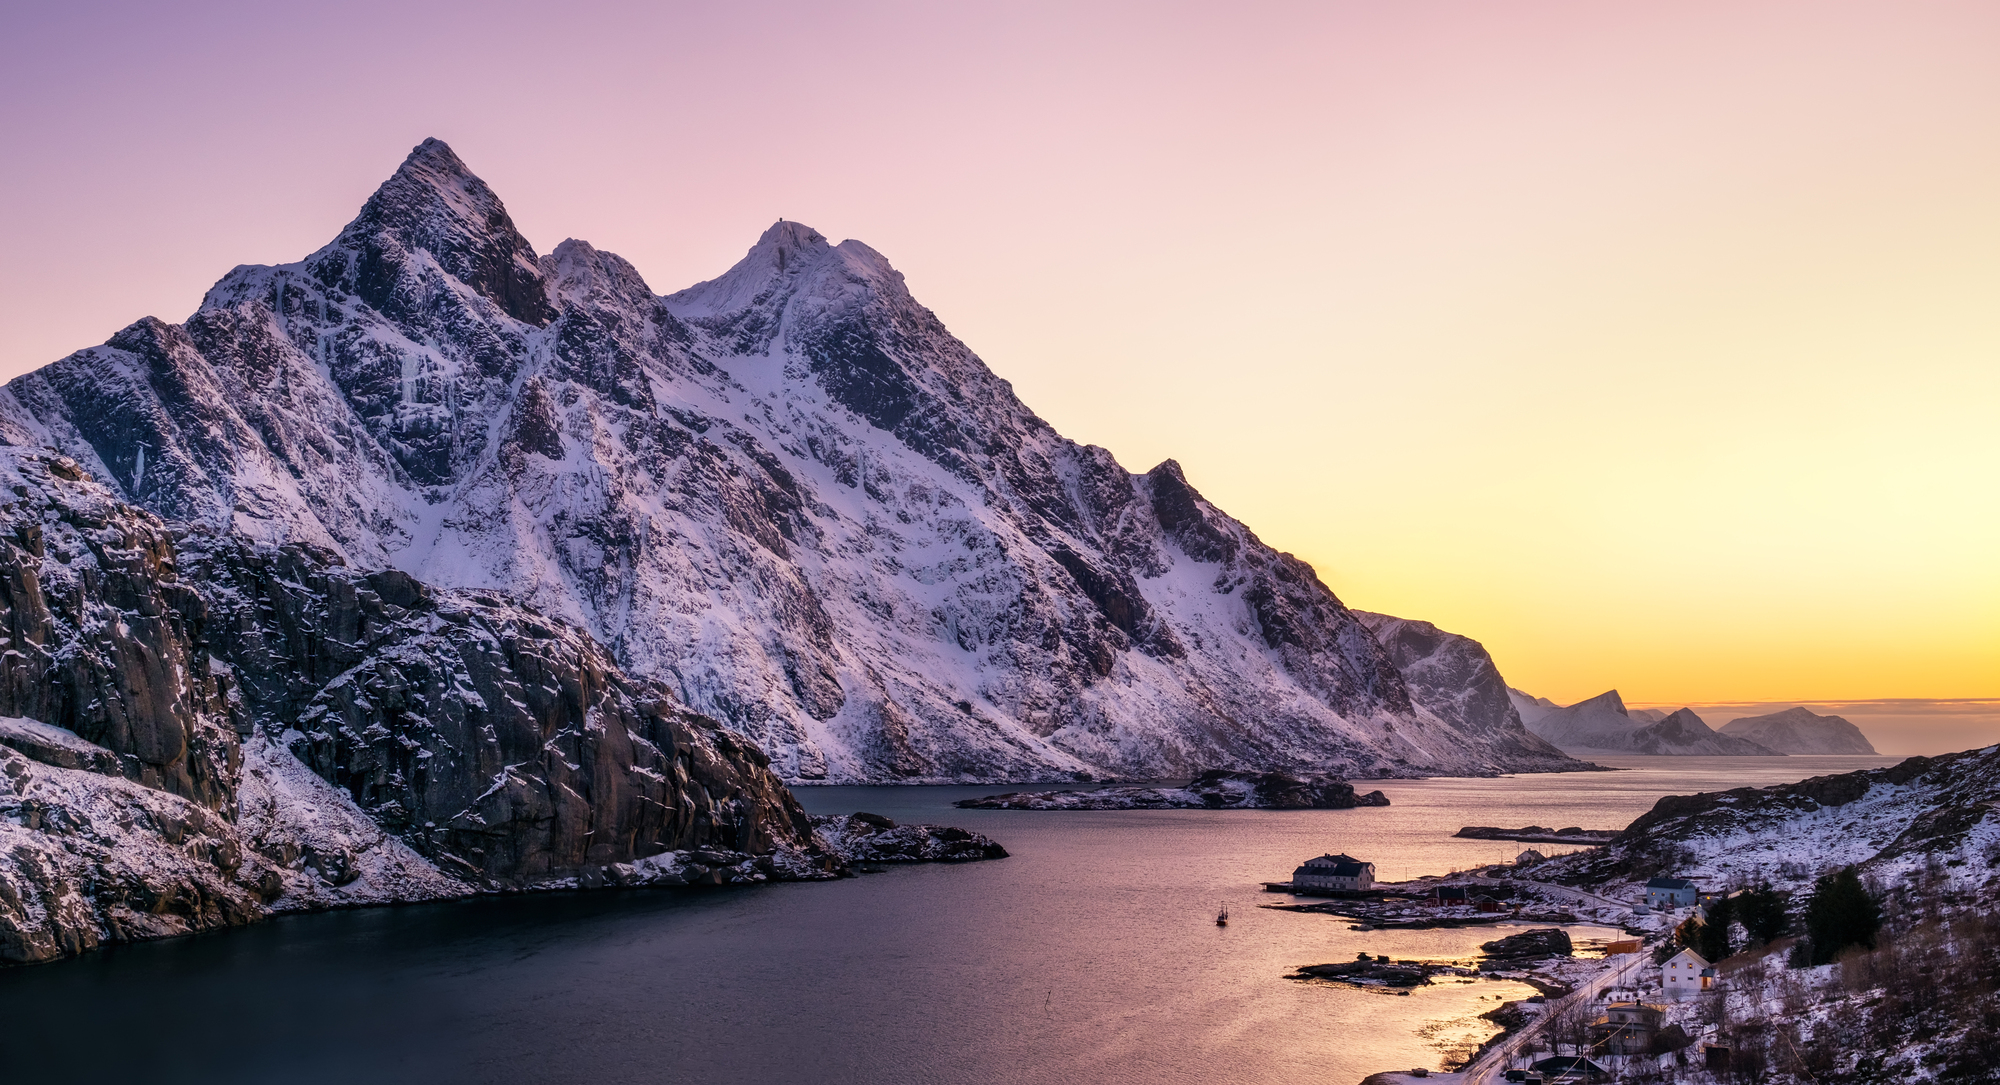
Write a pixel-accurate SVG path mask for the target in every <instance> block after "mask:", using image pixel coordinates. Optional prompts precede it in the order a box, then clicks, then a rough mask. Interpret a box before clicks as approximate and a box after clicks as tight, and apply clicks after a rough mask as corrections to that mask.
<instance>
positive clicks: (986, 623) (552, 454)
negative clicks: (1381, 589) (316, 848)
mask: <svg viewBox="0 0 2000 1085" xmlns="http://www.w3.org/2000/svg"><path fill="white" fill-rule="evenodd" d="M0 439H4V440H5V441H7V442H8V443H11V444H16V445H28V446H38V445H48V446H52V447H55V448H58V449H61V450H62V451H64V452H66V453H68V454H70V455H72V456H74V457H75V458H76V459H77V460H78V461H80V462H81V463H82V464H83V465H84V467H85V468H86V469H88V470H89V471H90V472H91V473H92V474H94V475H96V476H97V477H99V478H100V479H102V480H104V481H105V482H106V483H107V484H108V485H110V486H111V487H113V489H114V490H115V491H116V492H117V494H118V495H119V496H120V497H122V498H125V499H127V500H130V501H132V502H133V503H134V504H136V505H139V506H141V507H144V508H146V509H148V510H151V511H153V512H155V513H157V514H159V515H161V516H164V517H167V518H169V519H173V520H178V521H184V522H187V523H191V524H196V525H200V526H201V527H203V528H204V529H206V530H210V531H217V532H225V533H229V534H233V535H236V536H239V537H241V538H244V539H246V540H248V541H250V542H251V543H253V544H257V545H263V546H284V545H307V546H313V547H319V548H323V549H325V550H327V551H328V552H330V553H332V554H335V555H337V556H338V557H339V558H340V559H341V560H343V561H345V562H348V563H350V564H352V565H354V566H356V567H357V568H364V569H396V570H400V571H402V572H404V573H407V574H409V575H411V576H414V577H416V578H418V579H419V580H422V581H425V582H428V583H434V584H437V585H439V586H441V587H445V588H454V589H461V590H499V591H503V592H505V593H507V594H508V595H510V596H512V597H515V598H518V599H519V600H520V601H521V602H523V603H524V604H527V605H531V606H534V607H536V608H538V609H540V610H542V611H544V612H546V613H548V614H550V615H552V616H554V617H557V618H560V619H562V620H564V621H568V622H572V623H574V624H576V625H578V626H580V627H582V628H584V629H587V630H589V631H590V632H591V633H593V634H595V635H596V636H597V637H598V638H599V639H600V640H601V641H602V642H603V643H604V644H605V645H606V646H607V647H608V648H609V649H610V651H611V652H612V654H613V655H614V656H615V658H616V659H617V661H618V662H619V663H620V664H621V665H622V666H623V667H624V668H625V669H627V670H629V671H632V672H633V673H635V674H637V675H639V676H642V677H647V678H653V679H658V680H660V681H662V682H665V683H667V684H668V685H669V686H670V687H672V688H674V689H675V690H676V691H677V692H678V694H679V695H680V697H681V699H682V700H683V701H684V702H685V703H686V704H688V705H689V706H690V707H691V708H693V709H694V710H695V711H698V712H702V713H704V714H707V715H710V716H713V717H715V718H717V719H720V720H722V721H723V722H724V723H725V724H727V725H729V726H731V727H734V728H736V729H738V730H741V731H742V732H744V733H746V734H748V735H749V736H751V737H752V738H753V739H754V740H755V741H756V742H757V743H758V744H759V745H760V746H762V747H764V748H765V749H766V750H768V751H769V752H770V753H771V755H772V757H773V759H774V767H775V768H776V770H777V771H779V772H780V773H781V774H782V775H783V776H784V777H785V778H786V779H788V780H790V781H792V782H883V781H907V782H948V781H959V780H979V781H986V782H1016V781H1018V782H1026V781H1033V780H1063V779H1089V778H1096V777H1101V776H1119V777H1126V778H1131V777H1150V778H1160V777H1165V776H1175V775H1186V774H1191V773H1193V772H1196V771H1201V770H1206V769H1214V768H1228V769H1249V768H1254V769H1271V768H1287V769H1300V770H1310V771H1320V772H1327V771H1331V772H1338V773H1341V774H1344V775H1354V776H1367V775H1382V776H1396V775H1424V774H1434V773H1449V774H1490V773H1496V772H1504V771H1535V770H1565V769H1574V768H1579V767H1582V766H1581V765H1580V764H1579V763H1577V762H1575V761H1573V760H1571V759H1569V758H1567V757H1565V756H1564V755H1563V754H1561V753H1560V752H1558V751H1556V750H1554V749H1553V748H1551V747H1549V746H1548V745H1547V744H1546V743H1543V742H1540V741H1539V740H1537V739H1535V738H1534V737H1533V736H1532V735H1531V734H1529V733H1528V732H1527V731H1526V730H1525V729H1523V728H1522V727H1521V726H1520V721H1519V719H1518V717H1516V716H1514V715H1513V714H1512V713H1511V711H1505V710H1495V709H1493V708H1492V706H1491V705H1490V704H1489V705H1488V707H1487V708H1486V709H1483V710H1481V711H1480V712H1478V713H1474V714H1472V715H1468V714H1467V712H1466V710H1465V704H1466V703H1467V702H1466V701H1465V698H1464V697H1463V696H1461V694H1464V693H1465V691H1464V690H1455V689H1444V688H1442V687H1440V686H1438V685H1437V684H1436V683H1435V682H1425V681H1414V682H1413V681H1412V680H1409V679H1407V678H1406V676H1405V673H1404V671H1403V670H1402V669H1399V666H1398V664H1397V663H1396V662H1395V661H1393V660H1392V659H1391V657H1390V653H1389V652H1388V651H1387V650H1385V649H1384V647H1383V645H1382V644H1381V643H1379V642H1378V640H1377V639H1376V636H1375V635H1374V634H1373V633H1372V632H1371V631H1370V630H1369V628H1368V627H1367V626H1366V625H1365V624H1364V622H1363V620H1362V619H1361V618H1359V617H1357V616H1356V614H1355V613H1353V612H1351V611H1349V610H1348V608H1347V607H1346V606H1345V605H1344V604H1343V603H1341V601H1340V600H1339V599H1338V598H1337V597H1336V596H1335V595H1334V594H1333V593H1332V592H1331V591H1330V590H1329V589H1327V588H1326V586H1325V585H1324V584H1322V583H1321V582H1320V581H1319V579H1318V578H1317V576H1316V575H1315V574H1314V572H1313V571H1312V569H1311V568H1310V566H1307V565H1306V564H1305V563H1303V562H1300V561H1298V560H1297V559H1296V558H1293V557H1291V556H1290V555H1288V554H1282V553H1279V552H1277V551H1274V550H1272V549H1270V548H1269V547H1267V546H1265V545H1264V544H1263V543H1262V542H1261V540H1259V539H1258V538H1257V537H1256V535H1255V534H1254V533H1252V532H1251V531H1250V530H1249V529H1248V528H1247V527H1246V526H1244V525H1243V524H1241V523H1240V522H1238V521H1235V520H1234V519H1232V518H1230V517H1228V516H1227V515H1226V514H1224V513H1222V512H1221V511H1220V510H1218V509H1216V508H1215V507H1214V506H1213V505H1212V504H1210V503H1209V502H1207V501H1206V500H1205V499H1204V498H1202V497H1201V495H1200V494H1199V492H1197V491H1196V490H1195V489H1194V488H1193V487H1192V486H1191V485H1190V484H1189V483H1188V481H1187V479H1186V476H1185V474H1184V472H1183V471H1182V470H1181V469H1180V467H1179V465H1178V464H1176V463H1174V462H1173V461H1171V460H1169V461H1166V462H1163V463H1162V464H1160V465H1158V466H1156V467H1154V468H1153V469H1151V470H1150V471H1146V472H1130V471H1127V470H1126V469H1124V468H1123V467H1122V466H1120V465H1119V464H1118V463H1117V461H1116V460H1115V459H1114V458H1113V457H1112V456H1111V454H1110V453H1109V452H1107V451H1105V450H1104V449H1101V448H1097V447H1094V446H1088V445H1079V444H1076V443H1074V442H1070V441H1068V440H1066V439H1064V438H1062V437H1061V435H1060V434H1057V433H1056V432H1055V431H1054V429H1053V428H1052V427H1050V426H1049V425H1048V423H1047V422H1045V421H1043V420H1042V419H1041V418H1040V417H1039V416H1037V415H1035V414H1034V412H1033V411H1031V410H1029V409H1028V408H1027V407H1026V406H1025V405H1024V404H1022V403H1021V402H1020V400H1019V399H1018V397H1016V396H1015V394H1014V392H1013V389H1012V386H1011V385H1009V384H1008V383H1007V382H1006V381H1005V380H1004V379H1002V378H1001V377H999V376H998V375H997V374H995V373H993V372H992V370H990V369H989V368H987V367H986V365H985V364H984V363H983V362H982V361H981V360H980V359H979V358H978V356H977V355H975V354H974V353H973V352H972V351H971V350H970V349H969V348H967V347H966V346H965V345H964V344H963V343H961V342H959V341H958V340H957V339H956V338H955V337H953V336H952V335H951V334H950V332H949V331H948V330H947V329H946V328H945V327H944V325H943V324H942V322H940V321H939V320H938V319H937V317H936V315H935V314H934V313H932V312H931V311H930V310H929V309H927V308H924V307H923V306H922V305H921V304H919V303H918V302H917V301H916V299H915V298H914V297H912V296H911V295H910V293H909V291H908V289H907V286H906V284H905V282H904V280H903V276H902V275H901V273H900V272H897V271H896V270H895V269H894V268H893V267H892V266H891V265H890V264H889V262H888V261H887V260H886V259H885V258H883V257H882V256H881V254H879V253H877V252H875V250H873V249H871V248H869V247H868V246H866V245H865V244H863V243H861V242H859V241H851V240H850V241H843V242H841V243H839V244H837V245H836V244H833V243H831V242H829V241H828V240H827V238H826V237H825V236H824V235H822V234H820V233H818V232H817V231H815V230H812V229H811V228H810V227H807V226H805V225H803V224H800V223H792V222H783V221H781V222H779V223H777V224H774V225H773V226H772V227H771V228H770V229H768V230H766V231H765V232H764V234H763V235H762V236H761V237H760V238H759V240H758V242H757V243H756V244H755V245H753V246H752V247H751V248H750V249H749V251H748V252H747V253H746V254H745V256H744V258H743V259H742V260H740V261H738V262H737V263H736V264H735V265H733V266H732V267H731V268H729V269H728V270H726V271H725V272H724V273H723V274H722V275H719V276H717V277H716V278H713V279H710V280H706V281H705V282H703V283H699V284H696V285H695V286H692V287H689V288H687V289H684V290H681V291H678V292H675V293H671V294H666V295H659V294H656V293H654V292H653V290H652V288H651V287H650V286H648V285H647V284H646V282H645V280H644V279H643V277H642V276H641V275H640V274H639V272H638V271H637V269H635V268H633V267H632V265H631V264H630V263H628V262H626V261H624V260H623V259H621V258H619V257H617V256H616V255H614V254H611V253H608V252H604V251H602V250H599V249H596V248H595V247H593V246H591V245H589V244H588V243H587V242H583V241H578V240H575V239H569V240H566V241H564V242H563V243H562V244H560V245H558V246H557V247H556V248H555V250H554V251H552V252H550V253H549V254H546V255H539V254H537V253H536V252H535V251H534V249H533V247H532V246H531V245H529V244H528V242H527V241H526V239H525V238H523V237H522V236H521V235H520V233H519V232H518V230H516V229H515V227H514V225H513V222H512V219H511V218H510V217H509V216H508V214H507V212H506V209H505V207H504V205H503V204H501V202H500V200H499V198H498V196H497V195H495V194H493V193H492V191H491V190H490V189H489V188H488V187H487V186H486V185H485V184H484V183H483V182H482V181H480V180H479V179H478V178H477V177H476V176H475V175H473V174H472V173H471V171H470V170H469V169H468V168H466V166H465V165H464V163H463V162H461V161H460V160H459V159H458V157H457V156H456V155H455V154H453V153H452V152H451V150H450V148H448V147H447V146H445V145H444V144H443V143H441V142H439V141H436V140H426V141H425V142H424V143H423V144H421V145H419V146H418V147H417V148H416V149H415V150H414V151H412V153H411V155H410V156H409V158H407V159H406V160H405V161H404V163H403V164H402V165H401V166H400V167H398V169H397V170H396V171H395V173H394V174H393V175H392V176H391V177H390V179H389V180H388V181H386V182H384V184H383V185H382V186H381V187H380V188H379V189H378V190H377V191H376V192H375V193H374V194H373V195H372V196H371V197H370V198H369V199H368V201H367V202H365V203H364V204H363V207H362V210H361V211H360V213H358V214H357V216H356V217H355V219H354V220H353V221H352V222H350V223H349V224H348V225H347V226H346V227H344V228H343V229H342V230H341V232H340V233H339V235H337V236H336V238H335V239H334V240H333V241H331V242H329V243H328V244H327V245H326V246H323V247H322V248H321V249H319V250H317V251H315V252H314V253H312V254H311V255H309V256H307V257H306V258H304V259H303V260H301V261H298V262H296V263H292V264H283V265H275V266H250V265H245V266H241V267H238V268H236V269H233V270H232V271H231V272H230V273H229V274H227V275H225V276H224V277H223V279H222V280H221V281H219V282H218V283H217V284H216V285H215V286H214V287H213V288H212V289H211V290H210V291H209V292H208V293H207V295H206V296H205V297H204V299H203V302H202V305H201V307H200V308H199V309H198V310H197V311H196V313H195V314H193V315H192V316H191V317H190V318H189V319H188V320H187V321H186V322H184V323H183V324H179V325H171V324H167V323H165V322H163V321H158V320H154V319H151V318H148V319H147V320H143V321H140V322H137V323H135V324H133V325H131V326H130V327H128V328H126V329H124V330H122V331H120V332H119V333H118V334H117V335H114V336H113V337H112V338H111V339H110V340H109V341H108V342H107V343H106V344H105V345H104V346H102V347H95V348H90V349H87V350H84V351H79V352H77V353H76V354H73V355H70V356H69V357H68V358H65V359H62V360H60V361H58V362H55V363H52V364H51V365H49V366H46V367H44V368H42V369H40V370H37V371H35V372H33V373H30V374H27V375H24V376H23V377H20V378H17V379H16V380H14V381H12V382H10V383H9V384H8V385H7V387H6V390H5V393H4V396H0ZM1461 639H1462V638H1461ZM1468 643H1470V642H1468ZM1437 644H1438V645H1440V646H1442V645H1444V644H1445V642H1444V641H1438V642H1437ZM1475 646H1476V645H1475ZM1453 650H1454V651H1456V650H1457V649H1456V648H1454V649H1453ZM1481 651H1482V654H1483V650H1481ZM1415 663H1416V660H1415V658H1414V657H1412V658H1411V659H1406V660H1405V661H1404V665H1405V666H1414V665H1415ZM1487 665H1488V667H1489V668H1490V659H1489V660H1487ZM1467 673H1470V672H1467ZM1483 673H1484V672H1481V674H1482V675H1483ZM1497 677H1498V676H1497V671H1495V672H1493V674H1492V675H1491V679H1492V680H1497ZM1479 680H1480V681H1481V682H1488V684H1490V682H1489V680H1488V678H1486V677H1481V678H1480V679H1479ZM1501 688H1502V689H1504V683H1502V684H1501ZM1413 691H1414V692H1413ZM1487 692H1488V694H1489V695H1485V696H1483V700H1484V701H1486V702H1490V701H1491V699H1492V698H1491V696H1490V694H1491V691H1490V690H1489V691H1487ZM1475 699H1476V700H1477V699H1479V698H1475ZM1501 699H1502V700H1503V701H1504V695H1503V696H1502V698H1501ZM1475 717H1476V718H1475Z"/></svg>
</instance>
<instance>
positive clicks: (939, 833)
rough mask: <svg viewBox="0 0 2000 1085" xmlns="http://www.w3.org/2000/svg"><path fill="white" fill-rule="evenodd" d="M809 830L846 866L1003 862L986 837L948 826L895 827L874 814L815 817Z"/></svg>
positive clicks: (1004, 855) (1001, 850)
mask: <svg viewBox="0 0 2000 1085" xmlns="http://www.w3.org/2000/svg"><path fill="white" fill-rule="evenodd" d="M812 823H813V829H814V830H815V831H817V832H818V833H819V838H820V839H821V840H823V841H825V843H826V846H827V848H828V849H829V850H831V851H833V852H834V853H836V854H838V855H839V856H840V857H841V858H843V859H845V860H847V861H848V862H850V863H968V862H976V861H978V860H982V859H1005V858H1007V849H1006V848H1003V847H1001V846H1000V845H999V843H997V842H996V841H994V840H993V839H992V838H990V837H986V836H982V835H980V834H978V833H975V832H968V831H967V830H964V829H959V828H954V827H952V826H949V825H898V824H896V823H895V822H894V821H891V820H890V819H888V818H885V817H882V816H880V815H878V814H849V815H847V816H845V817H839V816H815V817H814V818H813V819H812Z"/></svg>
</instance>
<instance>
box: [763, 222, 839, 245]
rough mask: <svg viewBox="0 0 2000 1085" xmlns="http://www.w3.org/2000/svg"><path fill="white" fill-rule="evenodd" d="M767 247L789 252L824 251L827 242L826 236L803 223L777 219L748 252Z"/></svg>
mask: <svg viewBox="0 0 2000 1085" xmlns="http://www.w3.org/2000/svg"><path fill="white" fill-rule="evenodd" d="M767 247H768V248H772V249H780V250H791V251H798V250H801V249H824V248H826V247H827V240H826V235H824V234H822V233H820V232H819V231H818V230H815V229H813V228H812V227H810V226H807V225H806V224H805V223H803V222H788V221H786V220H785V219H779V220H778V221H776V222H774V223H772V224H771V227H770V229H768V230H765V231H764V233H763V235H762V236H760V237H759V238H757V244H756V246H755V247H754V248H752V249H751V250H750V251H751V252H752V253H755V252H756V251H757V250H758V249H762V248H767Z"/></svg>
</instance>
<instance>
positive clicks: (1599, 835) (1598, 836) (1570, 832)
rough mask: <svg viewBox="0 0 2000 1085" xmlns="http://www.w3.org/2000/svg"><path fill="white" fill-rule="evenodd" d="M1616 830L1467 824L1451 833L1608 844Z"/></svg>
mask: <svg viewBox="0 0 2000 1085" xmlns="http://www.w3.org/2000/svg"><path fill="white" fill-rule="evenodd" d="M1618 832H1619V830H1617V829H1582V828H1578V827H1576V826H1573V825H1572V826H1570V827H1569V828H1566V829H1548V828H1543V827H1542V826H1540V825H1529V826H1527V827H1525V828H1520V829H1501V828H1496V827H1494V826H1492V825H1467V826H1466V827H1464V828H1463V829H1460V830H1459V831H1457V832H1455V833H1453V834H1451V835H1453V836H1456V837H1463V838H1465V839H1467V840H1518V841H1520V842H1521V843H1523V844H1608V843H1610V842H1611V841H1612V839H1613V838H1614V837H1616V836H1617V835H1618Z"/></svg>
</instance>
